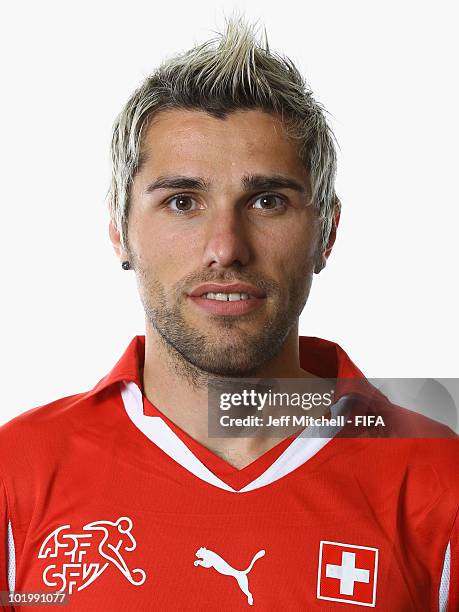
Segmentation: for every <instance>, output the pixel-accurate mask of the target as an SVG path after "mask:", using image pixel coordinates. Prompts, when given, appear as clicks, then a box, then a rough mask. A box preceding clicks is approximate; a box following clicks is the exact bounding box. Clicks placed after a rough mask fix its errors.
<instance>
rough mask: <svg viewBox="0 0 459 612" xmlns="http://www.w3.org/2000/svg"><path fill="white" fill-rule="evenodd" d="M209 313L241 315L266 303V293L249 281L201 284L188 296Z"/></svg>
mask: <svg viewBox="0 0 459 612" xmlns="http://www.w3.org/2000/svg"><path fill="white" fill-rule="evenodd" d="M188 297H189V298H190V299H191V301H192V302H194V303H195V304H196V305H197V306H198V307H200V308H201V309H203V310H205V311H206V312H208V313H209V314H214V315H225V316H240V315H243V314H246V313H248V312H252V311H253V310H256V309H257V308H259V307H260V306H262V305H263V304H264V303H265V300H266V293H265V292H264V291H262V290H261V289H258V287H255V286H253V285H249V284H247V283H231V284H217V283H206V284H203V285H199V286H198V287H196V288H195V289H193V291H192V292H191V293H190V294H189V296H188Z"/></svg>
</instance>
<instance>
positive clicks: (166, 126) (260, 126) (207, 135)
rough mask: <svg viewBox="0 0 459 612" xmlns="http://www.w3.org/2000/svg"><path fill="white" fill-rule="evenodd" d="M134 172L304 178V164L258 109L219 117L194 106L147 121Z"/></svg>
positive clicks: (279, 126) (278, 124)
mask: <svg viewBox="0 0 459 612" xmlns="http://www.w3.org/2000/svg"><path fill="white" fill-rule="evenodd" d="M141 159H142V166H141V170H140V172H142V171H144V170H146V171H148V172H149V173H153V174H158V175H160V174H161V175H162V174H165V173H169V172H174V173H183V174H188V173H191V174H196V175H200V176H201V175H203V173H204V174H206V173H212V174H224V175H225V176H231V175H233V174H234V175H241V174H249V173H258V172H262V173H266V172H270V173H277V174H279V173H289V174H295V175H296V176H297V177H298V178H306V171H305V168H304V164H303V162H302V160H301V159H300V157H299V155H298V150H297V147H296V145H295V143H294V142H293V140H292V139H291V138H290V137H289V136H288V135H287V133H286V130H285V127H284V125H283V123H282V121H281V119H280V118H279V117H278V116H277V115H272V114H269V113H265V112H263V111H259V110H248V111H235V112H233V113H230V114H229V115H227V117H226V118H224V119H220V118H216V117H213V116H211V115H209V114H208V113H206V112H204V111H200V110H182V109H173V110H167V111H162V112H160V113H158V115H157V116H155V117H154V118H153V120H152V121H151V122H150V123H149V125H148V128H147V131H146V133H145V134H144V138H143V143H142V156H141Z"/></svg>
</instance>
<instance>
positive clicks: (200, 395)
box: [143, 321, 313, 469]
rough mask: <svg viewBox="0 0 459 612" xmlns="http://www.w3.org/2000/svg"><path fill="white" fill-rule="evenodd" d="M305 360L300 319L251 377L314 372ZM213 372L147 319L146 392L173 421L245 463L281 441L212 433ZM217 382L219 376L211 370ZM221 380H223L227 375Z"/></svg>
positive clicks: (233, 459)
mask: <svg viewBox="0 0 459 612" xmlns="http://www.w3.org/2000/svg"><path fill="white" fill-rule="evenodd" d="M312 376H313V375H312V374H310V373H309V372H307V371H305V370H303V369H302V368H301V366H300V356H299V346H298V324H296V325H294V326H293V328H292V329H291V331H290V332H289V334H288V336H287V338H286V340H285V342H284V344H283V346H282V348H281V350H280V351H279V353H278V354H277V355H276V356H275V357H274V358H273V359H272V360H271V361H270V362H268V363H266V364H264V365H263V366H262V367H260V368H259V369H257V371H256V372H255V373H254V372H252V373H251V374H250V377H257V378H309V377H312ZM208 378H209V375H208V374H207V373H206V372H203V371H202V370H199V369H198V368H196V367H195V366H193V365H192V364H190V363H189V362H187V361H186V360H185V359H184V358H183V357H182V356H181V355H179V354H178V353H177V351H176V350H175V349H174V348H172V347H170V346H169V345H168V344H167V343H166V342H165V340H164V339H163V338H162V337H161V336H160V335H159V334H158V333H157V332H156V330H155V329H154V328H153V327H152V325H151V324H150V323H149V322H148V321H146V332H145V362H144V368H143V388H144V393H145V395H146V396H147V398H148V399H149V400H150V402H151V403H152V404H154V405H155V406H156V407H157V408H158V409H159V410H160V411H161V412H162V413H163V414H164V415H166V416H167V417H168V418H169V419H170V420H171V421H172V422H174V423H175V424H176V425H178V426H179V427H180V428H181V429H182V430H183V431H185V432H186V433H187V434H188V435H190V436H191V437H192V438H194V439H195V440H197V441H198V442H200V443H201V444H202V445H204V446H206V447H207V448H208V449H210V450H211V451H212V452H214V453H215V454H216V455H218V456H220V457H222V458H223V459H224V460H225V461H227V462H228V463H230V464H231V465H233V466H235V467H237V468H239V469H241V468H242V467H245V466H246V465H248V464H249V463H251V462H252V461H254V460H255V459H256V458H257V457H259V456H260V455H262V454H263V453H265V452H266V451H268V450H269V449H270V448H272V447H273V446H275V445H276V444H278V443H279V439H278V438H262V437H260V438H257V437H255V438H209V436H208V418H207V399H208V398H207V383H208ZM212 380H213V382H218V380H219V379H218V377H216V376H215V375H212ZM221 380H224V378H222V379H221Z"/></svg>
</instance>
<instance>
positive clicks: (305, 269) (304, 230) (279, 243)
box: [259, 225, 317, 279]
mask: <svg viewBox="0 0 459 612" xmlns="http://www.w3.org/2000/svg"><path fill="white" fill-rule="evenodd" d="M290 230H291V231H289V232H282V234H280V235H275V233H273V235H272V236H271V239H270V241H269V249H267V247H266V243H265V244H264V245H262V246H261V247H260V248H261V250H259V252H260V253H262V254H263V253H265V260H266V259H267V260H269V261H270V264H271V266H272V267H273V268H274V269H276V270H279V271H280V273H281V275H282V276H285V277H286V278H290V279H291V278H301V277H304V276H305V275H306V276H308V275H309V273H310V272H312V271H313V268H314V263H315V259H316V251H317V236H316V231H315V229H314V228H308V227H305V226H304V225H301V226H300V227H298V225H297V226H296V227H291V228H290ZM262 259H263V257H262Z"/></svg>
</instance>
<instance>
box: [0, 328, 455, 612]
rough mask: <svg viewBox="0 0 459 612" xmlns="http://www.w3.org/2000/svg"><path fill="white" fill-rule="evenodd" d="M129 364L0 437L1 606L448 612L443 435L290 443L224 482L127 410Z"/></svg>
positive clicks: (447, 443)
mask: <svg viewBox="0 0 459 612" xmlns="http://www.w3.org/2000/svg"><path fill="white" fill-rule="evenodd" d="M299 341H300V355H301V365H302V367H303V368H304V369H307V370H309V371H310V372H312V373H314V374H316V375H317V376H321V377H327V378H338V377H342V378H348V379H349V378H354V379H362V380H363V379H364V377H363V374H362V373H361V372H360V371H359V370H358V369H357V368H356V366H355V365H354V364H353V363H352V361H351V360H350V359H349V357H348V356H347V355H346V353H345V352H344V351H343V350H342V349H341V348H340V347H339V346H338V345H336V344H334V343H332V342H328V341H325V340H320V339H317V338H305V337H301V338H300V339H299ZM144 350H145V339H144V337H143V336H137V337H135V338H134V339H133V340H132V342H131V343H130V344H129V346H128V348H127V350H126V351H125V353H124V355H123V356H122V357H121V359H120V360H119V361H118V363H117V364H116V365H115V367H114V368H113V370H112V371H111V372H110V373H109V374H108V375H107V376H106V377H104V378H103V379H102V380H101V381H100V382H99V383H98V384H97V385H96V386H95V387H94V388H93V389H92V390H91V391H88V392H86V393H80V394H77V395H73V396H70V397H66V398H62V399H59V400H57V401H55V402H52V403H50V404H48V405H46V406H41V407H39V408H35V409H33V410H30V411H28V412H26V413H24V414H22V415H20V416H18V417H17V418H15V419H13V420H12V421H10V422H9V423H7V424H6V425H4V426H3V427H1V428H0V533H1V540H0V542H1V544H0V591H9V592H10V593H11V594H12V595H11V598H12V599H13V600H14V597H16V603H14V604H12V606H13V605H14V609H15V610H22V609H26V608H25V606H23V604H21V598H27V597H34V596H35V595H34V594H37V595H36V596H37V597H38V596H44V595H45V594H47V595H49V598H51V597H52V596H53V594H54V593H57V592H60V593H64V592H65V593H68V594H69V600H68V608H67V609H70V610H78V611H84V612H89V611H98V612H99V611H101V610H102V611H117V610H129V611H130V610H135V611H140V610H161V611H164V610H171V611H172V610H174V611H176V610H215V611H217V610H218V611H230V610H231V611H234V610H245V609H247V608H248V607H249V606H253V607H254V608H255V609H259V610H266V611H271V610H272V611H276V612H278V611H279V610H287V611H290V610H292V611H293V610H308V611H310V610H325V611H327V610H329V611H331V612H333V611H336V612H339V611H340V610H342V611H343V612H344V610H347V609H356V608H355V606H361V607H373V608H375V609H376V610H382V611H387V612H393V611H397V612H403V611H410V610H413V611H416V612H419V611H424V610H425V611H440V612H443V611H448V612H451V611H453V610H455V611H457V610H459V597H458V589H459V575H458V574H459V522H458V519H457V512H458V507H459V493H458V489H459V487H458V476H457V467H458V458H459V443H458V438H456V437H454V436H453V435H452V432H450V431H446V429H445V430H441V428H439V431H440V434H439V435H442V436H445V437H443V438H442V439H423V438H419V437H417V438H414V439H409V438H407V437H399V438H394V439H373V438H345V437H340V436H339V435H338V436H335V437H333V438H331V439H325V438H312V437H307V436H290V437H289V438H287V439H286V440H282V441H281V442H279V444H278V445H277V446H275V447H274V448H273V449H271V450H270V451H268V452H267V453H266V454H264V455H263V456H261V457H260V458H259V459H257V460H256V461H254V462H253V463H251V464H250V465H248V466H247V467H245V468H244V469H242V470H238V469H236V468H234V467H232V466H231V465H229V464H227V463H226V462H225V461H223V460H222V459H220V458H218V457H217V456H215V455H214V454H213V453H211V452H210V451H209V450H208V449H206V448H205V447H204V446H202V445H201V444H199V443H198V442H196V441H195V440H193V439H192V438H191V437H190V436H188V435H187V434H186V433H185V432H183V431H182V430H181V429H180V428H179V427H177V426H176V425H174V424H173V423H171V422H170V421H169V420H168V419H167V418H166V417H165V416H164V415H163V414H162V413H161V412H160V411H159V410H158V409H157V408H155V407H154V406H153V405H152V404H151V403H150V402H149V401H148V399H147V398H146V397H145V396H143V393H142V381H141V375H140V369H141V366H142V364H143V359H144ZM340 401H346V395H345V394H344V395H342V397H341V400H340ZM398 410H400V409H398V408H397V407H394V406H392V405H390V404H388V405H387V406H386V407H385V411H386V414H387V415H389V417H390V414H392V413H395V412H396V411H398ZM413 422H414V423H416V424H417V425H416V426H418V425H419V420H416V419H415V421H413ZM421 426H422V427H428V426H429V423H428V421H427V420H422V425H421ZM14 593H15V595H14V597H13V594H14ZM41 601H43V600H41ZM351 605H352V606H354V607H353V608H350V606H351ZM4 609H12V608H11V607H8V604H4ZM38 609H48V607H45V606H38Z"/></svg>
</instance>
